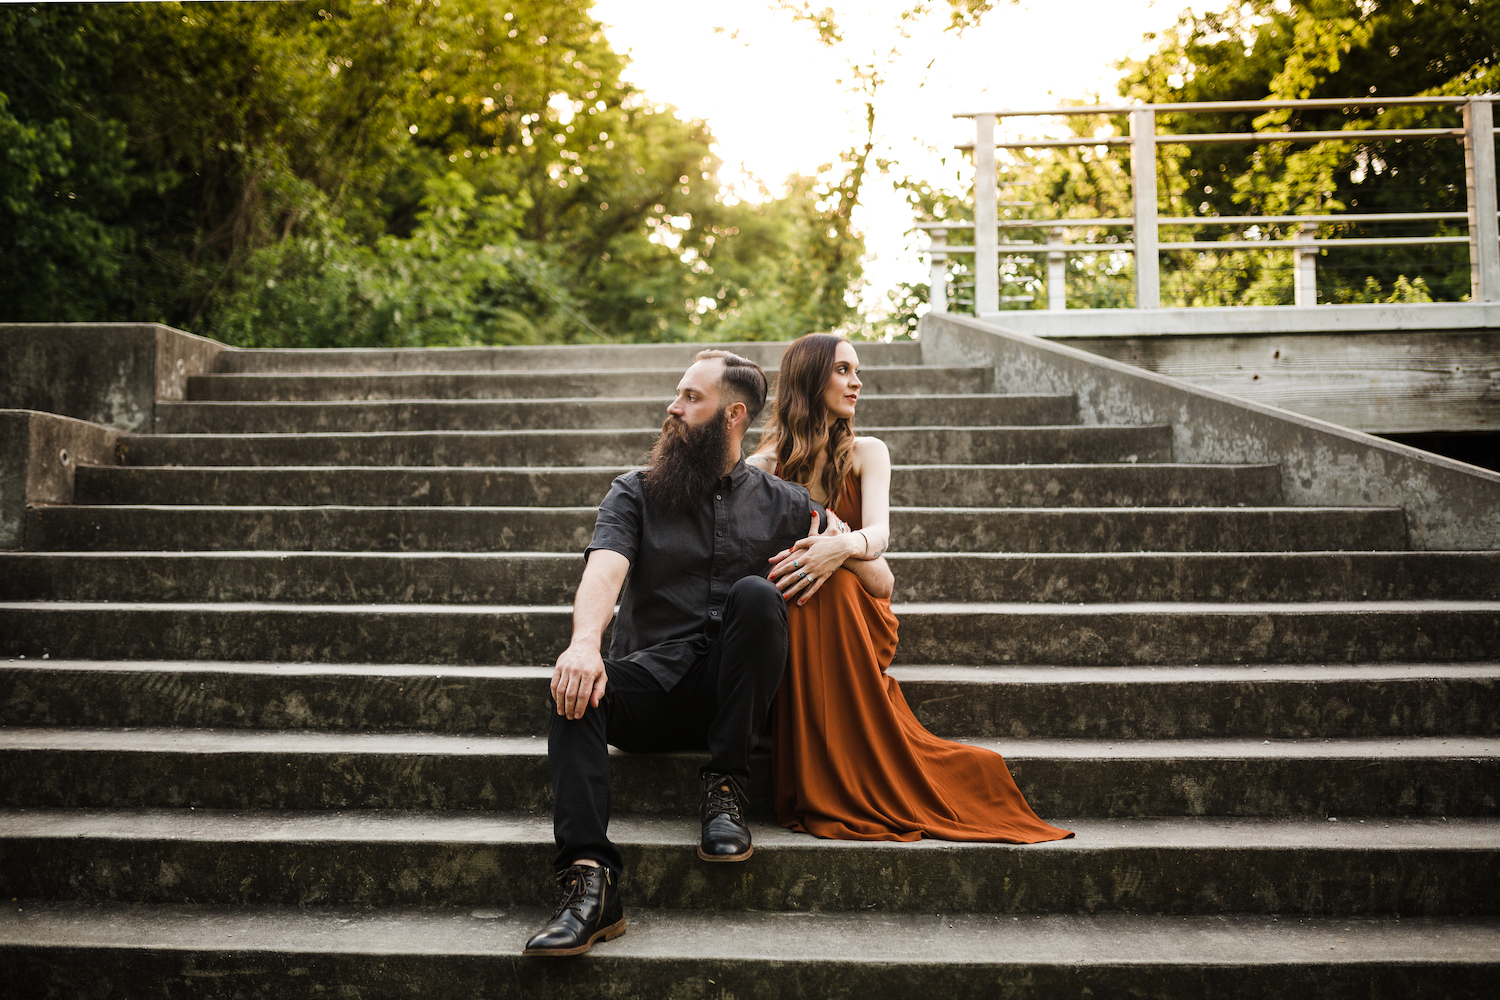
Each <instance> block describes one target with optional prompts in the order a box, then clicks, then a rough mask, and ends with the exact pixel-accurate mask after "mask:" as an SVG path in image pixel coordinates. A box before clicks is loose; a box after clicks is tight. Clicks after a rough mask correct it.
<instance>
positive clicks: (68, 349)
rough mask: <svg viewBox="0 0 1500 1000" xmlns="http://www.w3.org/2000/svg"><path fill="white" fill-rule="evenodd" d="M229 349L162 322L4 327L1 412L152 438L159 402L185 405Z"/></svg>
mask: <svg viewBox="0 0 1500 1000" xmlns="http://www.w3.org/2000/svg"><path fill="white" fill-rule="evenodd" d="M224 350H225V347H224V345H223V344H220V343H217V342H215V341H212V340H207V339H205V338H203V337H195V336H193V335H192V334H190V333H184V332H182V331H181V330H174V329H172V328H171V327H168V326H162V325H160V324H157V323H8V324H0V371H3V372H5V373H6V377H5V379H4V380H0V407H16V408H22V409H29V410H44V411H46V412H48V413H60V414H63V415H65V416H70V417H77V418H78V419H80V420H89V421H92V422H94V423H99V424H106V425H108V426H111V427H117V428H120V429H121V430H138V431H149V430H151V429H152V427H153V425H154V423H155V407H156V401H157V400H158V399H183V398H185V397H184V395H183V390H184V388H185V386H186V383H187V379H188V378H189V377H191V376H194V375H200V374H203V373H205V372H211V371H213V370H214V363H215V359H216V358H217V357H218V356H219V355H220V354H221V353H222V352H223V351H224Z"/></svg>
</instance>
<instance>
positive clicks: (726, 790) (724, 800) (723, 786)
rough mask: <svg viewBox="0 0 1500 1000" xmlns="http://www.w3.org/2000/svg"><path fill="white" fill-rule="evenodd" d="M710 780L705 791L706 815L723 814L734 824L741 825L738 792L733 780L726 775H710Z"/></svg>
mask: <svg viewBox="0 0 1500 1000" xmlns="http://www.w3.org/2000/svg"><path fill="white" fill-rule="evenodd" d="M708 777H709V778H710V779H711V780H710V781H709V783H708V788H707V791H706V794H707V797H708V802H707V812H708V815H710V816H714V815H717V814H719V813H724V814H727V815H728V816H729V818H730V819H732V820H734V821H735V822H736V823H743V822H744V820H743V819H741V817H740V790H739V786H738V785H736V784H735V781H734V779H733V778H731V777H730V776H729V775H727V774H710V775H709V776H708Z"/></svg>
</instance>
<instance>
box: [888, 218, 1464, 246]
mask: <svg viewBox="0 0 1500 1000" xmlns="http://www.w3.org/2000/svg"><path fill="white" fill-rule="evenodd" d="M1468 217H1469V213H1468V212H1365V213H1352V212H1351V213H1350V214H1348V215H1158V216H1157V217H1156V224H1157V225H1159V226H1200V225H1202V226H1269V225H1278V224H1285V223H1292V222H1428V221H1432V220H1436V221H1443V220H1454V221H1456V220H1459V219H1468ZM996 225H998V226H1002V227H1005V228H1010V229H1050V228H1055V227H1064V228H1067V229H1086V228H1088V227H1090V226H1100V227H1103V228H1108V227H1109V226H1133V225H1135V220H1134V219H1001V220H999V221H998V222H997V223H996ZM912 228H913V229H973V228H974V223H972V222H917V223H913V224H912ZM950 249H951V248H950Z"/></svg>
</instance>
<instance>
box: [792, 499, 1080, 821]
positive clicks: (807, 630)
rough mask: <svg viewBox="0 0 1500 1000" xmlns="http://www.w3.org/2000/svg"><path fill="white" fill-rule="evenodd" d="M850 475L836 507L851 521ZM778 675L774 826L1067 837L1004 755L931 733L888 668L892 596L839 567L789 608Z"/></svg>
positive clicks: (856, 508) (855, 513)
mask: <svg viewBox="0 0 1500 1000" xmlns="http://www.w3.org/2000/svg"><path fill="white" fill-rule="evenodd" d="M862 502H863V501H862V491H861V489H860V482H859V479H858V478H857V477H855V476H854V475H852V474H851V475H850V476H849V479H848V480H847V481H846V483H845V486H844V491H843V496H842V497H840V499H839V503H838V504H837V505H836V506H835V508H834V513H836V514H838V516H839V517H841V518H843V520H844V521H846V522H848V524H849V526H850V527H851V528H854V529H857V528H859V527H860V525H861V523H862V519H861V504H862ZM787 631H788V640H789V642H788V654H787V669H786V674H785V676H784V677H783V679H782V682H781V690H780V691H779V692H778V694H777V696H776V704H775V708H774V718H775V726H774V736H773V741H772V773H773V774H774V776H775V799H776V817H777V819H778V820H779V821H780V823H781V825H782V826H785V827H789V828H791V829H793V830H799V831H804V832H806V833H812V834H816V835H817V836H819V837H828V838H832V839H835V840H903V841H911V840H918V839H920V838H922V837H932V838H936V839H939V840H971V841H1004V842H1008V843H1016V844H1034V843H1039V842H1041V841H1047V840H1061V839H1064V838H1066V837H1071V836H1073V834H1072V832H1071V831H1069V830H1062V829H1059V828H1058V827H1055V826H1052V825H1050V824H1048V823H1046V822H1044V821H1043V820H1041V819H1040V818H1038V817H1037V815H1036V813H1035V812H1033V811H1032V809H1031V806H1030V805H1028V804H1027V802H1026V798H1025V796H1023V795H1022V794H1021V790H1020V789H1019V788H1017V787H1016V783H1015V780H1014V779H1013V778H1012V777H1011V775H1010V769H1009V768H1008V767H1007V766H1006V763H1005V759H1004V758H1003V757H1001V756H1000V755H999V754H997V753H994V752H992V751H990V750H986V749H984V748H982V747H975V746H968V745H966V744H963V743H954V742H952V741H950V740H944V739H940V738H939V737H936V736H934V735H932V734H931V733H929V732H928V731H927V730H926V729H925V728H923V726H922V724H921V723H920V722H918V721H917V717H916V716H915V715H913V714H912V711H911V708H910V707H908V705H907V704H906V698H905V697H903V696H902V694H901V687H900V685H898V684H897V683H896V681H895V680H894V679H892V678H891V677H888V676H887V675H886V668H887V667H889V666H890V664H891V657H892V656H893V655H894V654H895V652H896V616H895V615H894V614H892V613H891V602H890V601H889V600H886V599H878V598H874V597H871V596H870V595H869V593H867V592H866V591H865V589H864V587H863V586H862V585H861V584H860V582H859V580H858V578H857V577H855V575H854V574H853V573H851V572H849V571H848V570H846V569H838V570H836V571H835V572H834V573H833V575H832V576H831V577H829V578H828V580H827V581H825V582H824V584H823V586H822V588H820V589H819V590H818V592H817V593H816V594H814V595H813V596H812V598H811V599H810V600H809V601H808V602H807V604H805V605H803V606H802V607H798V606H797V605H796V604H795V603H791V604H789V605H788V607H787Z"/></svg>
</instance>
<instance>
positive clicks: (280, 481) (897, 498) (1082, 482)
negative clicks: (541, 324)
mask: <svg viewBox="0 0 1500 1000" xmlns="http://www.w3.org/2000/svg"><path fill="white" fill-rule="evenodd" d="M627 471H629V470H628V469H626V468H622V467H618V466H616V467H612V468H603V469H600V468H586V467H585V468H565V469H549V468H544V467H540V468H520V469H514V468H467V469H465V468H457V469H448V468H444V469H415V468H407V469H399V468H391V469H383V468H358V467H355V468H338V467H324V468H207V469H195V468H173V467H163V468H130V467H118V468H84V469H81V470H79V473H78V478H77V486H76V490H75V500H76V502H78V503H83V504H200V505H201V504H235V505H244V504H252V505H257V506H259V505H266V504H277V505H280V504H295V505H305V504H372V505H377V506H413V505H416V506H424V507H425V506H484V507H498V506H523V505H524V506H539V507H556V506H568V507H576V506H584V505H596V504H598V503H599V501H600V500H602V499H604V495H605V493H607V492H608V491H609V486H610V483H612V482H613V481H614V478H615V477H616V476H618V475H620V474H621V473H624V472H627ZM1280 502H1281V477H1280V473H1279V471H1278V469H1277V467H1276V466H1274V465H1183V464H1171V465H1156V464H1150V463H1128V464H1113V465H908V466H896V467H895V468H894V469H893V470H892V471H891V503H892V504H896V505H901V506H934V505H938V504H942V505H944V506H953V507H979V506H1005V507H1136V506H1149V507H1202V506H1215V507H1223V506H1234V505H1235V504H1238V503H1242V504H1245V505H1246V506H1251V507H1263V506H1269V505H1274V504H1279V503H1280Z"/></svg>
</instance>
